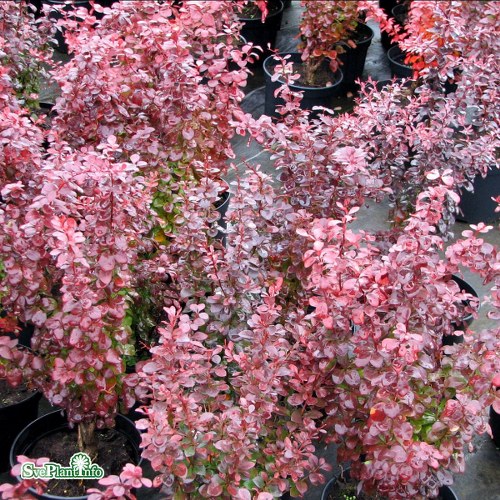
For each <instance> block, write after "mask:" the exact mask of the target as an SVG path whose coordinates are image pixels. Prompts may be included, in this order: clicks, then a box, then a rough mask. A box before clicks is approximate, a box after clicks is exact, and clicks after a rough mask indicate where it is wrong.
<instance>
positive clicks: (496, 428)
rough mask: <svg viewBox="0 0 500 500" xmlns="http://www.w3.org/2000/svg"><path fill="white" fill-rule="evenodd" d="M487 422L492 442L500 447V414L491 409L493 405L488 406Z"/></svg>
mask: <svg viewBox="0 0 500 500" xmlns="http://www.w3.org/2000/svg"><path fill="white" fill-rule="evenodd" d="M489 424H490V427H491V433H492V434H493V442H494V443H495V446H496V447H497V448H500V414H499V413H497V412H496V411H495V410H494V409H493V406H490V420H489Z"/></svg>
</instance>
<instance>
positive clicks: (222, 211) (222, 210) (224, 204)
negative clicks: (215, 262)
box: [215, 191, 231, 245]
mask: <svg viewBox="0 0 500 500" xmlns="http://www.w3.org/2000/svg"><path fill="white" fill-rule="evenodd" d="M230 198H231V194H230V193H229V191H224V193H222V196H221V199H220V200H219V202H218V203H216V204H215V208H216V209H217V212H219V220H218V221H217V224H218V225H219V226H220V227H221V228H222V230H219V231H217V235H216V236H215V239H216V240H220V241H222V244H223V245H225V244H226V232H225V230H226V228H227V221H226V213H227V209H228V208H229V200H230Z"/></svg>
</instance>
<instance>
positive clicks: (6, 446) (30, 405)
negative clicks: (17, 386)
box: [0, 392, 42, 472]
mask: <svg viewBox="0 0 500 500" xmlns="http://www.w3.org/2000/svg"><path fill="white" fill-rule="evenodd" d="M41 397H42V395H41V394H40V393H39V392H34V393H32V394H30V395H29V396H28V397H27V398H26V399H25V400H23V401H20V402H19V403H16V404H13V405H10V406H6V407H4V408H0V429H1V431H0V472H5V471H7V470H8V469H9V466H10V463H9V450H10V448H11V446H12V443H13V442H14V440H15V439H16V437H17V435H18V434H19V433H20V432H21V430H22V429H23V428H24V427H26V426H27V425H28V424H29V423H30V422H32V421H33V420H35V419H36V418H37V417H38V403H39V402H40V398H41Z"/></svg>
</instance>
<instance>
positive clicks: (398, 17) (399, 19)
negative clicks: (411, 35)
mask: <svg viewBox="0 0 500 500" xmlns="http://www.w3.org/2000/svg"><path fill="white" fill-rule="evenodd" d="M392 17H393V18H394V21H395V22H396V23H397V24H399V26H401V27H403V26H404V25H405V23H406V19H407V17H408V5H406V4H398V5H395V6H394V7H393V8H392Z"/></svg>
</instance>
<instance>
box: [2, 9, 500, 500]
mask: <svg viewBox="0 0 500 500" xmlns="http://www.w3.org/2000/svg"><path fill="white" fill-rule="evenodd" d="M299 21H300V5H299V1H298V0H293V1H292V6H291V7H290V8H288V9H286V10H285V12H284V16H283V21H282V28H281V31H280V32H279V34H278V38H277V47H278V49H279V50H280V51H282V52H290V51H294V50H296V45H297V39H296V38H295V37H296V35H297V32H298V24H299ZM370 26H371V27H372V28H373V29H374V31H375V33H376V34H375V37H374V39H373V41H372V44H371V46H370V49H369V51H368V56H367V60H366V65H365V74H364V77H366V76H368V75H370V76H371V77H372V78H373V79H375V80H377V81H380V80H387V79H389V78H390V72H389V65H388V60H387V57H386V55H385V52H384V50H383V48H382V46H381V43H380V32H379V30H378V28H377V26H375V25H372V24H370ZM59 58H61V59H62V60H64V59H65V56H61V55H59ZM263 85H264V76H263V71H262V69H261V68H256V69H255V70H254V75H253V77H252V78H251V80H250V81H249V84H248V87H247V88H246V89H245V91H246V94H247V96H246V98H245V101H244V103H243V107H244V109H245V110H246V111H247V112H251V113H252V114H253V115H254V116H255V117H258V116H260V115H261V114H262V113H263V108H264V88H263ZM54 93H55V87H54V86H51V85H47V86H46V87H45V89H44V91H43V93H42V94H43V95H42V98H45V99H46V100H49V101H51V100H52V99H53V98H54ZM341 105H342V106H347V107H348V106H349V105H350V103H349V102H348V100H344V101H343V102H342V103H341ZM233 146H234V149H235V152H236V155H237V164H238V166H239V170H240V171H243V169H244V168H245V166H244V162H249V163H253V164H260V165H261V167H262V169H263V170H264V171H267V172H274V171H275V169H274V167H273V164H272V162H271V161H270V159H269V155H268V154H267V153H265V152H263V151H262V150H261V149H260V148H259V147H257V146H256V145H255V144H252V145H251V146H250V147H249V146H248V145H247V140H246V139H245V138H240V137H237V138H235V140H234V141H233ZM228 180H231V179H230V178H228ZM387 213H388V205H387V204H384V203H382V204H378V205H372V206H370V207H365V208H364V209H363V210H362V211H361V212H360V213H359V214H358V215H359V217H358V221H357V224H358V225H359V226H360V227H367V226H368V225H369V226H370V227H372V228H380V229H382V228H384V227H387V224H388V222H387ZM466 228H467V225H466V224H461V223H457V224H456V225H455V227H454V232H455V234H460V233H461V232H462V231H463V230H464V229H466ZM487 239H488V240H489V241H490V242H492V243H494V244H496V245H498V244H499V243H500V233H499V231H498V229H497V230H495V231H494V232H493V233H490V234H489V235H488V237H487ZM464 275H465V278H466V279H467V280H468V281H469V282H470V283H471V284H472V285H473V286H474V288H475V289H476V290H477V292H478V294H479V296H480V297H482V296H484V295H485V294H486V293H487V291H488V289H487V288H485V287H484V286H483V285H482V283H481V282H480V280H478V279H477V278H475V277H473V276H470V275H468V274H467V273H464ZM489 325H491V321H490V320H488V319H487V318H486V311H485V310H484V309H483V310H481V311H480V317H479V318H478V319H477V320H476V321H475V323H474V325H473V328H475V329H481V328H484V327H487V326H489ZM51 410H52V408H51V407H50V405H49V404H48V403H47V402H46V401H45V402H43V403H42V408H41V412H42V413H46V412H48V411H51ZM474 445H475V451H474V452H473V453H468V454H467V458H466V463H467V466H466V472H465V474H463V475H460V476H456V477H455V483H454V485H453V489H454V491H455V492H456V494H457V496H458V498H459V500H478V499H481V500H500V473H499V469H500V451H499V450H498V449H496V448H495V446H494V444H493V442H492V440H491V439H490V438H489V437H488V436H478V437H477V438H476V439H475V440H474ZM318 453H319V454H320V455H321V456H324V457H326V458H327V460H328V461H329V462H330V463H331V464H332V465H334V466H335V468H337V465H336V461H335V449H334V447H328V448H320V447H318ZM146 469H148V467H147V466H146ZM151 472H152V471H150V470H149V473H151ZM148 475H149V474H148ZM151 477H152V476H151ZM6 480H9V476H8V474H1V475H0V484H1V483H3V482H4V481H6ZM322 489H323V487H317V488H311V489H310V490H309V491H308V492H307V493H306V495H305V496H304V499H305V500H320V498H321V492H322ZM137 497H138V498H139V499H141V500H164V499H165V495H162V494H161V493H159V492H158V491H156V490H149V489H142V490H139V491H138V492H137Z"/></svg>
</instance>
